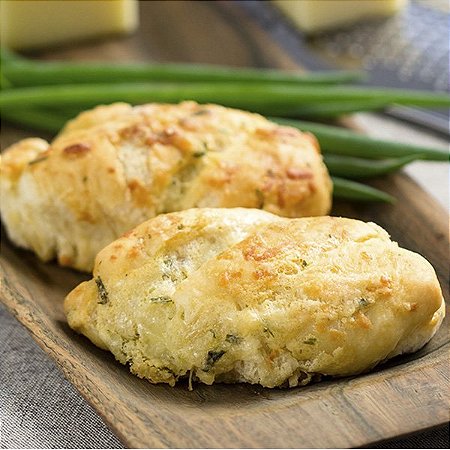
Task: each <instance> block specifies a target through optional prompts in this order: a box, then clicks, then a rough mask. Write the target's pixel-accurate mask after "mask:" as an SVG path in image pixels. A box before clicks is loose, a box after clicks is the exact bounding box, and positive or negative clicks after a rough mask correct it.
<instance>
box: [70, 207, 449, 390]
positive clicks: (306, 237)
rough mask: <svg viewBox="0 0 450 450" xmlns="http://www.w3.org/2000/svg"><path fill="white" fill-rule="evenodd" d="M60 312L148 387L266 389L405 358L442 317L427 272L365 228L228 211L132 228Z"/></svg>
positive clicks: (422, 263)
mask: <svg viewBox="0 0 450 450" xmlns="http://www.w3.org/2000/svg"><path fill="white" fill-rule="evenodd" d="M65 311H66V314H67V320H68V322H69V325H70V326H71V327H72V328H73V329H75V330H77V331H78V332H80V333H83V334H84V335H86V336H87V337H88V338H89V339H90V340H91V341H92V342H94V343H95V344H96V345H98V346H99V347H101V348H103V349H108V350H110V351H111V352H112V353H113V354H114V356H115V357H116V358H117V359H118V360H119V361H120V362H121V363H123V364H125V363H129V364H130V368H131V371H132V372H133V373H135V374H136V375H138V376H139V377H143V378H147V379H149V380H150V381H152V382H154V383H160V382H163V383H169V384H170V385H174V384H175V382H176V381H177V380H178V379H179V378H181V377H190V379H191V380H192V379H198V380H200V381H201V382H203V383H207V384H211V383H213V382H218V381H225V382H248V383H259V384H261V385H263V386H267V387H274V386H280V385H285V384H288V385H289V386H296V385H298V384H306V383H308V382H309V381H310V380H311V378H312V377H314V375H332V376H346V375H353V374H357V373H361V372H364V371H367V370H368V369H370V368H372V367H374V366H375V365H376V364H377V363H379V362H381V361H384V360H386V359H387V358H391V357H393V356H395V355H399V354H402V353H405V352H412V351H415V350H417V349H419V348H420V347H422V346H423V345H424V344H425V343H426V342H428V340H429V339H431V337H432V336H433V334H434V333H435V332H436V330H437V328H438V327H439V325H440V323H441V321H442V319H443V317H444V311H445V309H444V302H443V297H442V293H441V289H440V287H439V283H438V281H437V278H436V275H435V272H434V270H433V268H432V267H431V265H430V264H429V263H428V262H427V261H426V260H425V259H424V258H423V257H421V256H420V255H418V254H416V253H413V252H410V251H408V250H404V249H402V248H399V247H398V245H397V244H396V243H395V242H392V241H391V240H390V239H389V236H388V234H387V233H386V232H385V231H384V230H383V229H381V228H380V227H378V226H377V225H375V224H372V223H363V222H360V221H357V220H351V219H342V218H333V217H318V218H303V219H287V218H280V217H278V216H275V215H272V214H269V213H267V212H264V211H259V210H251V209H241V208H236V209H192V210H187V211H183V212H178V213H172V214H167V215H161V216H158V217H156V218H154V219H151V220H149V221H147V222H145V223H143V224H141V225H139V226H138V227H136V228H135V229H134V230H133V231H132V232H130V233H129V234H127V235H126V236H124V237H122V238H120V239H118V240H117V241H115V242H113V243H111V244H110V245H109V246H107V247H106V248H105V249H103V250H102V251H101V252H100V253H99V254H98V256H97V258H96V264H95V269H94V273H93V279H92V280H90V281H87V282H84V283H82V284H80V285H79V286H78V287H77V288H75V289H74V290H73V291H72V292H71V293H70V294H69V295H68V296H67V298H66V300H65Z"/></svg>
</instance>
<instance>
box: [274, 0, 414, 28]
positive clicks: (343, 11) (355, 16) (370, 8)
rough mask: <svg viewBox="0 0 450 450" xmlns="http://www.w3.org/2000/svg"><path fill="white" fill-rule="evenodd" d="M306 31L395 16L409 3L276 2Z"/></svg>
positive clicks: (353, 0)
mask: <svg viewBox="0 0 450 450" xmlns="http://www.w3.org/2000/svg"><path fill="white" fill-rule="evenodd" d="M273 2H274V3H276V4H277V5H278V7H279V8H280V9H281V10H282V11H283V12H284V13H285V14H286V15H287V16H288V17H289V18H290V19H291V20H292V21H293V22H294V23H295V24H296V25H297V26H298V27H299V28H300V29H301V30H302V31H304V32H306V33H316V32H319V31H324V30H329V29H332V28H338V27H340V26H343V25H350V24H352V23H355V22H358V21H359V20H365V19H370V18H373V17H385V16H390V15H392V14H395V13H396V12H397V11H399V10H400V9H401V8H403V7H404V6H405V5H406V4H407V2H408V0H273Z"/></svg>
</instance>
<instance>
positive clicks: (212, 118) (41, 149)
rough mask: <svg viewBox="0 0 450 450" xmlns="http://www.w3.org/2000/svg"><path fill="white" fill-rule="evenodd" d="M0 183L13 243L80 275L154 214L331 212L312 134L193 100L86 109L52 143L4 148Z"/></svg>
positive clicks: (28, 141)
mask: <svg viewBox="0 0 450 450" xmlns="http://www.w3.org/2000/svg"><path fill="white" fill-rule="evenodd" d="M0 182H1V184H0V186H1V197H2V202H1V207H0V211H1V215H2V219H3V222H4V224H5V226H6V229H7V231H8V234H9V236H10V238H11V239H12V241H14V242H15V243H16V244H17V245H19V246H21V247H25V248H29V249H32V250H33V251H35V252H36V253H37V254H38V256H39V257H40V258H41V259H43V260H50V259H53V258H55V257H56V258H57V259H58V262H59V263H60V264H62V265H65V266H70V267H74V268H77V269H80V270H91V269H92V266H93V263H94V258H95V255H96V254H97V253H98V251H99V250H100V249H102V248H103V247H104V246H105V245H107V244H109V243H110V242H112V241H113V240H114V239H116V238H118V237H119V236H120V235H121V234H122V233H124V232H125V231H127V230H129V229H131V228H133V227H134V226H136V225H138V224H139V223H142V222H143V221H144V220H147V219H149V218H151V217H154V216H156V215H157V214H160V213H166V212H171V211H179V210H183V209H188V208H193V207H236V206H242V207H249V208H261V209H265V210H267V211H270V212H273V213H276V214H279V215H282V216H287V217H303V216H316V215H323V214H327V213H328V212H329V210H330V206H331V189H332V184H331V180H330V177H329V175H328V172H327V170H326V167H325V165H324V164H323V162H322V157H321V154H320V150H319V147H318V145H317V141H316V140H315V139H314V137H312V136H311V135H309V134H305V133H301V132H300V131H298V130H296V129H294V128H290V127H284V126H279V125H276V124H275V123H272V122H270V121H268V120H267V119H265V118H264V117H262V116H260V115H258V114H251V113H248V112H244V111H239V110H233V109H230V108H225V107H221V106H217V105H199V104H197V103H194V102H184V103H181V104H179V105H167V104H149V105H143V106H137V107H132V106H130V105H128V104H124V103H120V104H113V105H110V106H100V107H97V108H95V109H93V110H91V111H86V112H84V113H82V114H80V115H79V116H78V117H77V118H76V119H74V120H72V121H71V122H69V123H68V124H67V126H66V127H65V128H64V129H63V130H62V132H61V133H60V134H59V135H58V136H57V137H56V139H55V140H54V141H53V142H52V143H51V144H49V143H47V142H46V141H44V140H42V139H25V140H23V141H21V142H19V143H17V144H16V145H13V146H12V147H11V148H9V149H8V150H7V151H6V152H5V154H4V156H3V161H2V164H1V177H0Z"/></svg>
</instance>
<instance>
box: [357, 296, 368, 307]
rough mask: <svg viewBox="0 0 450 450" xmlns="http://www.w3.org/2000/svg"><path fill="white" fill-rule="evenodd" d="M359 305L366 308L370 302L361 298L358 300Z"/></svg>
mask: <svg viewBox="0 0 450 450" xmlns="http://www.w3.org/2000/svg"><path fill="white" fill-rule="evenodd" d="M358 304H359V306H360V307H361V308H364V307H365V306H367V305H369V304H370V302H369V300H367V299H365V298H360V299H359V300H358Z"/></svg>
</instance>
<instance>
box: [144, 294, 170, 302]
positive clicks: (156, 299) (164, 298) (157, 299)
mask: <svg viewBox="0 0 450 450" xmlns="http://www.w3.org/2000/svg"><path fill="white" fill-rule="evenodd" d="M149 301H150V302H152V303H173V300H172V299H171V298H170V297H169V296H168V295H161V296H160V297H150V299H149Z"/></svg>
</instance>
